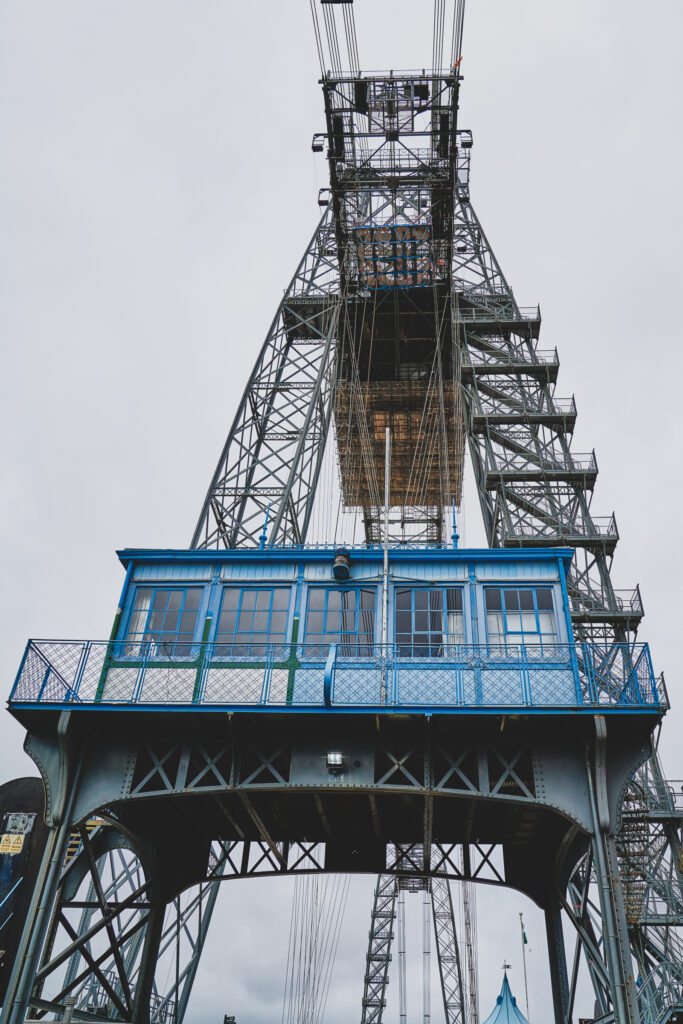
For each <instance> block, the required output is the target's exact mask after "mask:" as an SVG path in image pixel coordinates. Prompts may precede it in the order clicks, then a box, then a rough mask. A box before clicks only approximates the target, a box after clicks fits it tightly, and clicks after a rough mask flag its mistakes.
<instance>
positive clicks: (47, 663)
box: [9, 638, 669, 712]
mask: <svg viewBox="0 0 683 1024" xmlns="http://www.w3.org/2000/svg"><path fill="white" fill-rule="evenodd" d="M444 641H445V642H443V643H434V642H432V643H431V644H430V645H429V646H426V645H398V646H396V645H388V646H381V645H375V644H367V643H366V644H363V643H357V642H356V643H351V642H348V643H338V644H228V643H224V642H222V643H220V644H215V643H208V644H201V643H197V644H173V643H169V644H166V645H163V644H162V645H160V644H157V643H154V642H149V641H148V642H144V643H136V644H129V643H126V644H123V643H106V642H99V641H70V640H31V641H29V643H28V646H27V648H26V651H25V653H24V657H23V659H22V662H21V666H20V669H19V672H18V675H17V679H16V682H15V684H14V687H13V689H12V693H11V695H10V699H9V704H10V707H19V706H21V707H35V706H39V707H55V706H78V707H111V706H116V707H140V708H142V707H157V706H174V707H187V706H190V707H207V708H211V707H252V708H253V707H259V706H260V707H267V708H269V709H271V710H277V709H287V708H298V709H316V708H331V709H335V708H344V709H347V710H348V709H349V708H356V709H359V710H379V711H381V710H383V709H384V710H395V709H396V708H416V709H423V710H427V709H434V710H446V711H448V710H450V711H465V710H474V711H495V710H500V709H506V708H511V709H515V708H525V709H530V710H538V711H543V710H550V709H559V710H561V709H567V710H572V711H580V710H588V711H592V712H594V711H595V710H596V709H600V710H610V709H611V710H614V711H632V710H638V709H641V710H648V711H657V712H663V711H665V710H666V709H667V708H668V707H669V702H668V697H667V693H666V688H665V685H664V679H663V677H662V676H660V677H659V678H657V677H655V674H654V671H653V668H652V662H651V659H650V651H649V648H648V645H647V644H636V645H628V644H609V645H606V646H604V647H602V646H598V645H592V644H586V643H576V644H545V645H543V646H541V645H532V644H514V645H510V644H508V645H502V644H501V645H492V644H478V645H473V644H460V643H455V642H450V641H449V639H448V638H444Z"/></svg>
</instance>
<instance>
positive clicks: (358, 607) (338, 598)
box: [304, 587, 375, 658]
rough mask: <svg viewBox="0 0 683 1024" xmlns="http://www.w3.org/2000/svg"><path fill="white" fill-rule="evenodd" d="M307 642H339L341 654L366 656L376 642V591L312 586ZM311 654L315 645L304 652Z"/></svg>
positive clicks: (305, 636)
mask: <svg viewBox="0 0 683 1024" xmlns="http://www.w3.org/2000/svg"><path fill="white" fill-rule="evenodd" d="M304 639H305V642H306V644H312V645H327V644H333V643H336V644H339V645H340V646H339V647H338V648H337V653H338V654H339V655H340V656H341V657H344V656H346V657H359V658H362V657H368V656H369V655H371V654H372V645H373V644H374V642H375V591H374V589H372V590H371V589H364V588H363V587H311V589H310V590H309V591H308V605H307V609H306V632H305V634H304ZM307 653H309V654H314V653H316V652H315V648H312V649H309V650H308V651H307Z"/></svg>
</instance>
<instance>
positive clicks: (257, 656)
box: [10, 547, 668, 714]
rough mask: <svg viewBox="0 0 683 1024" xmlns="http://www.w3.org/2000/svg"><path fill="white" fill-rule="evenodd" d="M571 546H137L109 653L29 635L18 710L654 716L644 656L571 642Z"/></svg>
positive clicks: (659, 702)
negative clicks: (608, 713)
mask: <svg viewBox="0 0 683 1024" xmlns="http://www.w3.org/2000/svg"><path fill="white" fill-rule="evenodd" d="M572 555H573V552H572V551H571V549H564V548H560V549H550V548H545V549H537V550H525V551H520V550H510V549H488V548H487V549H483V550H462V549H453V550H451V549H444V548H429V549H415V548H410V549H409V548H396V549H390V550H389V551H388V555H387V560H386V564H385V560H384V552H383V551H382V549H381V548H368V547H363V548H358V549H341V550H340V549H336V550H335V549H333V548H329V547H324V548H301V549H284V548H283V549H261V550H259V549H240V550H225V551H214V550H203V549H202V550H188V551H184V550H183V551H175V550H136V549H126V550H124V551H121V552H119V558H120V560H121V563H122V565H123V566H124V568H125V570H126V579H125V584H124V587H123V593H122V596H121V601H120V604H119V608H118V611H117V613H116V618H115V622H114V628H113V630H112V634H111V637H110V639H109V640H108V641H103V642H95V641H82V642H73V643H71V642H66V641H31V642H30V643H29V645H28V647H27V650H26V653H25V655H24V659H23V661H22V665H21V668H20V671H19V675H18V677H17V681H16V683H15V686H14V689H13V692H12V695H11V698H10V703H11V706H12V707H13V708H16V709H18V708H20V707H21V706H31V705H35V704H50V705H52V706H63V707H66V706H70V707H73V706H89V707H94V706H99V707H103V708H104V707H126V708H131V707H140V708H158V707H164V708H171V709H178V710H180V709H183V708H187V707H192V708H195V709H201V710H211V709H227V710H239V709H249V710H254V709H256V708H262V709H265V710H268V711H273V712H275V711H278V712H288V711H290V712H291V711H297V712H305V711H320V710H328V711H330V712H335V711H346V712H348V711H358V712H372V713H392V712H393V713H395V712H397V711H401V712H410V711H419V712H421V713H426V714H430V713H434V712H439V713H449V712H452V713H458V714H463V713H470V714H471V713H474V714H481V713H495V712H501V711H512V712H514V711H521V710H524V712H525V713H528V712H533V711H542V712H548V711H553V710H555V711H558V712H559V711H562V712H566V711H572V712H580V711H582V710H587V711H593V712H594V710H595V708H596V707H599V708H600V710H601V711H620V712H628V711H636V710H639V711H641V712H642V711H651V712H656V713H658V714H661V712H662V711H663V710H664V709H665V708H666V707H667V706H668V705H667V700H666V693H665V691H664V684H663V681H662V680H661V679H659V680H657V679H655V676H654V673H653V671H652V666H651V662H650V655H649V650H648V648H647V645H646V644H641V645H633V644H631V645H626V644H624V645H622V644H610V645H609V646H608V647H606V648H605V647H593V646H592V645H590V644H586V643H581V642H577V641H576V640H575V638H574V636H573V632H572V624H571V618H570V614H569V605H568V598H567V588H566V574H567V569H568V566H569V564H570V562H571V559H572Z"/></svg>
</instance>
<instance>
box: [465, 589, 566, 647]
mask: <svg viewBox="0 0 683 1024" xmlns="http://www.w3.org/2000/svg"><path fill="white" fill-rule="evenodd" d="M482 589H483V592H484V593H483V597H484V622H485V628H486V645H487V647H501V648H504V650H505V651H506V652H507V649H508V647H529V646H535V647H540V648H541V650H544V649H545V648H546V647H557V646H559V645H560V644H561V643H562V640H561V635H560V616H559V615H558V611H557V601H556V595H555V588H554V586H553V585H552V583H526V584H522V585H518V584H517V583H498V584H488V585H486V586H484V587H483V588H482ZM506 590H510V591H512V590H514V591H515V592H516V593H518V594H519V593H521V592H525V593H529V592H531V594H532V595H533V602H534V606H533V612H534V618H535V620H536V629H535V631H533V632H528V631H525V630H524V628H523V627H522V629H519V630H510V629H508V621H507V616H508V609H507V607H506V604H505V591H506ZM538 590H548V591H549V592H550V600H551V602H552V608H542V609H539V607H538V597H537V591H538ZM493 591H498V592H499V593H500V595H501V604H500V609H497V608H496V609H489V607H488V604H487V595H488V594H489V593H491V592H493ZM539 610H540V611H542V612H548V611H551V612H552V615H553V622H554V627H555V628H554V632H553V634H552V637H553V639H552V640H551V639H549V637H550V634H549V633H547V632H541V629H540V620H539ZM529 611H531V609H522V608H521V606H520V607H519V608H515V609H512V608H511V609H510V613H517V614H520V616H521V614H522V613H523V612H524V613H528V612H529ZM489 612H500V613H501V614H502V620H503V638H502V640H497V641H492V640H491V639H490V635H489V621H488V617H489Z"/></svg>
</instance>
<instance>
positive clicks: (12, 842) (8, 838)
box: [0, 832, 24, 854]
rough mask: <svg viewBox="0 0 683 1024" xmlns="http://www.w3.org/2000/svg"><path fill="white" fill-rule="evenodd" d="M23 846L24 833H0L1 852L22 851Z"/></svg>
mask: <svg viewBox="0 0 683 1024" xmlns="http://www.w3.org/2000/svg"><path fill="white" fill-rule="evenodd" d="M23 848H24V837H23V835H13V834H12V833H11V832H4V833H3V834H2V835H0V853H10V854H11V853H21V851H22V850H23Z"/></svg>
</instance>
